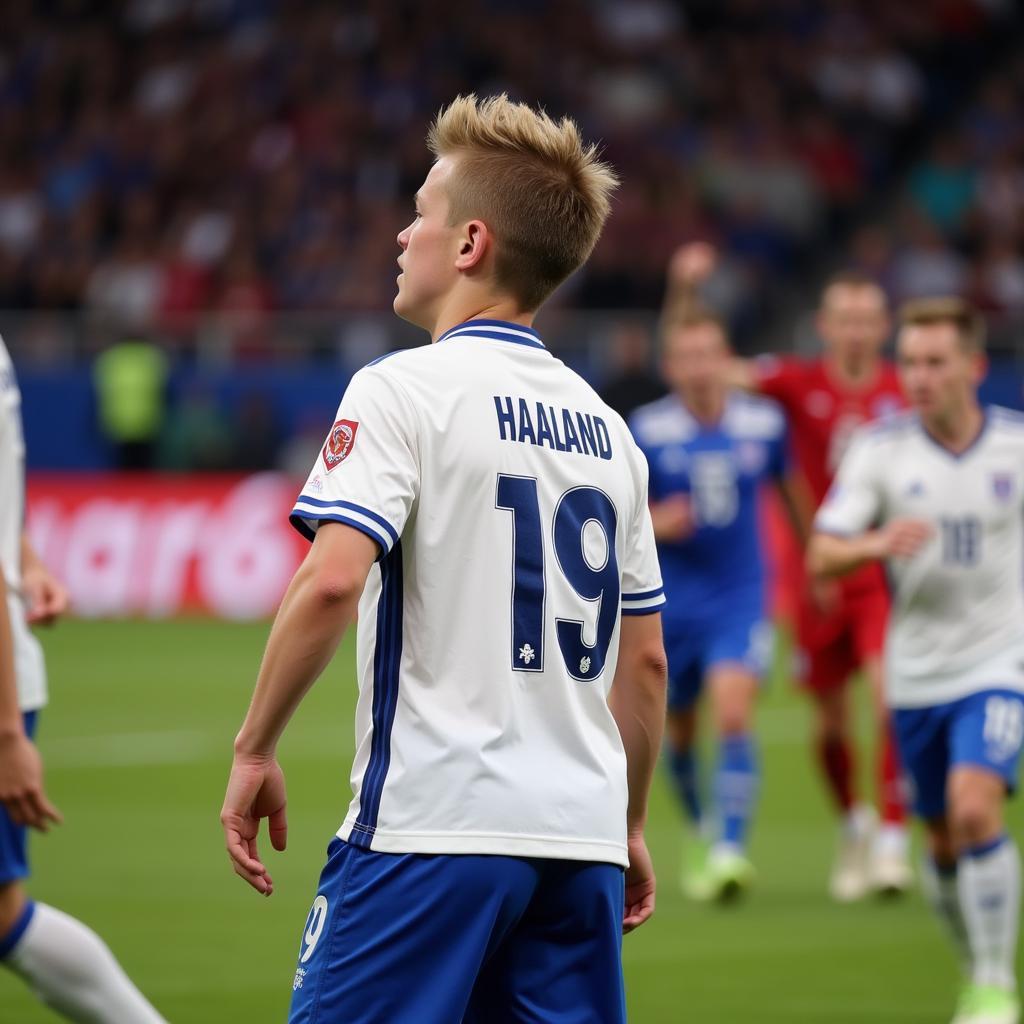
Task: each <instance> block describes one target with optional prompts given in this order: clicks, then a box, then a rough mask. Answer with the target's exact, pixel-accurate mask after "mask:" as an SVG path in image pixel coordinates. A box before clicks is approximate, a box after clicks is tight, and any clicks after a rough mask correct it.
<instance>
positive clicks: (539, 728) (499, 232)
mask: <svg viewBox="0 0 1024 1024" xmlns="http://www.w3.org/2000/svg"><path fill="white" fill-rule="evenodd" d="M429 144H430V148H431V150H432V152H433V153H434V155H435V157H436V160H435V162H434V164H433V166H432V168H431V170H430V173H429V174H428V175H427V178H426V180H425V182H424V183H423V185H422V187H421V188H420V190H419V192H418V193H417V195H416V216H415V219H414V221H413V222H412V223H411V224H410V225H409V226H408V227H406V228H405V229H404V230H403V231H402V232H401V233H400V234H399V236H398V244H399V247H400V249H401V254H400V256H399V261H398V262H399V266H400V267H401V269H402V273H401V274H400V275H399V278H398V295H397V297H396V299H395V311H396V312H397V313H398V314H399V315H400V316H402V317H404V318H405V319H407V320H409V321H411V322H412V323H415V324H417V325H418V326H420V327H422V328H424V329H425V330H427V331H428V332H429V334H430V337H431V340H432V342H433V344H431V345H428V346H423V347H421V348H416V349H412V350H408V351H404V352H399V353H396V354H392V355H391V356H388V357H385V358H384V359H383V360H378V361H377V362H375V363H371V364H370V365H369V366H367V367H365V368H364V369H362V370H361V371H360V372H359V373H357V374H356V375H355V376H354V377H353V379H352V381H351V383H350V384H349V387H348V390H347V391H346V393H345V395H344V396H343V398H342V400H341V407H340V409H339V411H338V418H337V422H336V423H335V424H334V426H333V427H332V428H331V430H330V433H329V435H328V438H327V442H326V444H325V445H324V448H323V451H322V453H321V455H320V457H319V458H318V460H317V462H316V464H315V466H314V467H313V470H312V472H311V473H310V475H309V479H308V481H307V483H306V485H305V487H304V488H303V491H302V494H301V496H300V497H299V499H298V502H297V503H296V506H295V509H294V512H293V522H294V523H295V524H296V525H297V526H298V527H299V528H300V529H301V530H302V532H303V533H305V534H306V535H307V536H309V537H310V538H311V539H312V540H313V543H312V547H311V549H310V552H309V555H308V556H307V558H306V560H305V562H304V563H303V565H302V566H301V567H300V569H299V570H298V572H297V573H296V576H295V579H294V580H293V582H292V584H291V586H290V588H289V590H288V592H287V594H286V596H285V598H284V601H283V603H282V606H281V609H280V611H279V613H278V616H277V619H276V622H275V624H274V627H273V629H272V631H271V635H270V640H269V643H268V646H267V650H266V654H265V656H264V659H263V665H262V668H261V670H260V674H259V678H258V680H257V684H256V692H255V696H254V698H253V701H252V704H251V706H250V709H249V712H248V715H247V716H246V719H245V722H244V724H243V726H242V728H241V731H240V732H239V734H238V737H237V739H236V742H235V759H234V765H233V768H232V772H231V777H230V779H229V782H228V789H227V795H226V797H225V802H224V808H223V811H222V822H223V825H224V829H225V833H226V838H227V846H228V851H229V853H230V855H231V859H232V861H233V865H234V868H235V870H236V872H237V873H238V874H240V875H241V876H242V877H243V878H244V879H246V880H247V881H248V882H249V883H250V884H251V885H252V886H253V887H254V888H255V889H256V890H257V891H259V892H261V893H270V892H272V890H273V883H272V881H271V878H270V875H269V873H268V870H267V867H266V865H265V863H264V861H263V860H262V859H261V857H260V855H259V853H258V851H257V833H258V829H259V825H260V820H261V819H262V818H268V819H269V822H268V825H269V834H270V840H271V843H272V845H273V846H274V847H275V848H276V849H283V848H284V845H285V836H286V823H285V790H284V779H283V775H282V772H281V768H280V767H279V765H278V763H277V760H276V758H275V752H274V751H275V746H276V744H277V741H278V738H279V736H280V735H281V732H282V731H283V729H284V728H285V724H286V723H287V721H288V719H289V717H290V715H291V714H292V712H293V711H294V710H295V707H296V706H297V705H298V703H299V701H300V700H301V699H302V696H303V694H304V693H305V692H306V690H307V689H308V688H309V687H310V686H311V685H312V684H313V682H314V680H315V679H316V678H317V676H318V675H319V674H320V673H321V671H322V670H323V669H324V667H325V666H326V664H327V663H328V661H329V660H330V658H331V656H332V654H333V652H334V650H335V648H336V646H337V644H338V641H339V639H340V638H341V636H342V634H343V632H344V630H345V628H346V626H347V624H348V623H349V621H350V620H351V619H352V617H353V614H354V613H355V611H356V606H357V603H358V610H359V615H358V634H357V662H358V671H359V701H358V706H357V711H356V735H357V750H356V755H355V761H354V764H353V770H352V787H353V790H354V797H353V800H352V803H351V805H350V807H349V811H348V814H347V816H346V817H345V820H344V822H343V823H342V825H341V828H340V829H339V830H338V834H337V838H336V839H335V840H334V841H333V842H332V843H331V845H330V847H329V851H328V860H327V865H326V867H325V868H324V871H323V874H322V876H321V879H320V885H319V889H318V892H317V895H316V899H315V900H314V903H313V906H312V909H311V910H310V913H309V917H308V920H307V923H306V927H305V929H304V932H303V938H302V945H301V949H300V954H299V963H298V967H297V970H296V974H295V980H294V996H293V1000H292V1009H291V1020H292V1021H293V1022H306V1021H314V1020H315V1021H334V1020H345V1021H347V1022H366V1024H370V1022H375V1024H377V1022H383V1021H387V1022H389V1024H402V1022H408V1024H451V1022H454V1021H461V1020H466V1021H473V1022H476V1021H479V1022H487V1024H498V1022H502V1021H527V1020H545V1021H568V1020H577V1019H582V1017H586V1019H587V1020H588V1021H595V1022H597V1021H602V1022H604V1021H609V1022H619V1021H623V1020H624V1019H625V1016H624V1014H625V1009H624V997H623V983H622V970H621V963H620V944H621V936H622V933H623V931H629V930H630V929H632V928H635V927H636V926H637V925H639V924H641V923H642V922H644V921H645V920H647V918H648V917H649V916H650V914H651V913H652V911H653V909H654V874H653V870H652V868H651V863H650V859H649V857H648V854H647V850H646V846H645V844H644V837H643V829H644V820H645V817H646V813H647V792H648V787H649V784H650V780H651V775H652V772H653V769H654V765H655V763H656V759H657V756H658V750H659V746H660V741H661V734H662V729H663V720H664V713H665V685H666V681H665V672H666V667H665V654H664V648H663V646H662V641H661V622H660V619H661V616H660V614H659V612H658V609H659V608H660V606H661V605H662V604H663V602H664V596H663V593H662V586H661V576H660V573H659V570H658V564H657V556H656V550H655V544H654V535H653V531H652V528H651V520H650V513H649V511H648V507H647V466H646V462H645V460H644V458H643V456H642V454H641V453H640V451H639V450H638V449H637V448H636V446H635V444H634V443H633V440H632V438H631V437H630V435H629V432H628V430H627V428H626V425H625V423H624V422H623V421H622V420H621V419H620V418H619V417H618V416H617V415H616V414H615V413H613V412H612V411H611V410H610V409H609V408H608V407H607V406H605V404H604V403H603V402H602V401H601V400H600V399H599V398H598V396H597V395H596V393H595V392H594V391H593V390H592V389H591V388H590V387H589V386H588V385H587V384H586V383H585V382H584V381H583V380H581V379H580V378H579V377H578V376H577V375H576V374H574V373H573V372H572V371H570V370H569V369H568V368H567V367H565V366H564V365H563V364H562V363H561V362H560V361H559V360H557V359H556V358H554V356H552V355H551V353H550V352H548V350H547V349H546V348H545V346H544V343H543V342H542V340H541V338H540V336H539V335H538V334H537V332H536V331H535V330H533V328H532V327H531V323H532V321H533V317H534V313H535V311H536V310H537V308H538V307H539V306H540V305H541V303H542V302H543V301H544V300H545V299H546V298H547V296H548V295H549V294H550V293H551V291H552V290H553V289H554V288H555V287H556V286H557V285H558V284H559V283H560V282H561V281H562V280H564V279H565V278H566V277H567V276H568V275H569V274H570V273H572V272H573V271H574V270H575V269H576V268H577V267H578V266H580V264H582V263H583V261H584V260H585V259H586V258H587V256H588V254H589V253H590V251H591V249H592V247H593V246H594V243H595V242H596V240H597V237H598V235H599V233H600V231H601V228H602V225H603V223H604V221H605V219H606V217H607V214H608V211H609V195H610V193H611V191H612V189H613V188H614V186H615V177H614V175H613V174H612V172H611V171H610V169H609V168H608V167H607V166H605V165H604V164H602V163H600V162H599V161H598V160H597V158H596V155H595V151H594V148H593V147H587V146H584V145H583V143H582V142H581V140H580V137H579V134H578V131H577V128H576V126H575V125H574V124H573V122H571V121H570V120H567V119H566V120H562V121H561V122H556V121H553V120H552V119H550V118H549V117H548V116H547V115H546V114H543V113H538V112H536V111H534V110H532V109H530V108H529V107H527V106H525V105H523V104H518V103H513V102H511V101H509V100H508V98H507V97H505V96H499V97H494V98H489V99H486V100H483V101H477V99H476V98H475V97H472V96H470V97H460V98H459V99H457V100H455V101H454V102H453V103H452V104H451V105H450V106H449V107H448V108H447V109H445V110H444V111H443V112H442V113H441V114H439V116H438V118H437V120H436V121H435V123H434V125H433V126H432V128H431V131H430V136H429ZM620 613H621V614H620ZM623 869H625V875H624V874H623Z"/></svg>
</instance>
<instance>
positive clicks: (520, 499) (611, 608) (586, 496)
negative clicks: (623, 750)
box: [495, 473, 619, 682]
mask: <svg viewBox="0 0 1024 1024" xmlns="http://www.w3.org/2000/svg"><path fill="white" fill-rule="evenodd" d="M495 506H496V507H497V508H499V509H504V510H506V511H509V512H511V513H512V666H513V668H514V669H516V670H517V671H520V672H540V671H543V668H544V626H545V600H546V590H547V587H546V580H545V576H544V571H545V570H544V548H545V544H544V535H543V529H542V524H541V514H540V503H539V501H538V497H537V481H536V480H535V479H534V478H533V477H523V476H510V475H507V474H504V473H502V474H499V476H498V492H497V500H496V501H495ZM616 525H617V517H616V514H615V506H614V505H613V504H612V502H611V499H610V498H609V497H608V495H607V494H605V493H604V491H601V490H598V488H596V487H574V488H573V489H572V490H569V491H566V492H565V494H563V495H562V497H561V498H560V499H559V501H558V505H557V506H556V508H555V513H554V521H553V524H552V540H553V543H554V550H555V559H556V561H557V563H558V568H559V569H560V570H561V572H562V575H564V576H565V578H566V580H568V582H569V584H570V586H572V588H573V590H574V591H575V592H576V593H577V594H578V595H579V596H580V597H581V598H582V599H583V600H584V601H587V602H590V603H595V602H596V603H597V606H598V607H597V628H596V636H595V638H594V643H593V644H588V643H587V642H586V640H585V639H584V636H583V633H584V625H585V623H584V620H583V619H582V618H569V617H563V616H557V617H556V619H555V626H556V635H557V637H558V647H559V650H560V652H561V655H562V660H563V661H564V662H565V667H566V669H567V670H568V672H569V674H570V675H571V676H572V677H573V678H574V679H578V680H580V681H581V682H586V681H588V680H590V679H597V678H598V676H600V675H601V673H602V672H603V671H604V664H605V659H606V657H607V655H608V647H609V645H610V644H611V639H612V633H613V632H614V631H615V622H616V620H617V618H618V612H619V568H618V563H617V562H616V558H615V530H616ZM588 531H589V533H590V536H591V541H590V544H589V547H590V548H591V558H593V549H594V548H595V547H596V548H599V549H600V550H601V556H602V558H603V563H602V564H601V565H596V564H594V561H592V560H591V558H588V549H587V548H588V541H587V537H588ZM594 531H597V532H598V533H599V534H600V536H599V537H597V538H595V534H594ZM595 540H596V543H595ZM595 560H596V559H595Z"/></svg>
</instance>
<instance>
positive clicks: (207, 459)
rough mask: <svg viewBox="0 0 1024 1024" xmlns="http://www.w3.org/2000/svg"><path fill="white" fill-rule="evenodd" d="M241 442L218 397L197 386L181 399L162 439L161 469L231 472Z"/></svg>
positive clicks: (186, 392)
mask: <svg viewBox="0 0 1024 1024" xmlns="http://www.w3.org/2000/svg"><path fill="white" fill-rule="evenodd" d="M237 453H238V441H237V440H236V438H235V434H234V432H233V430H232V425H231V422H230V421H229V420H228V418H227V416H226V415H225V414H224V412H223V411H222V409H221V408H220V406H219V404H218V402H217V398H216V396H215V395H214V394H213V393H212V392H211V391H210V390H209V389H207V388H206V387H204V386H203V385H202V384H198V383H197V384H195V385H193V386H191V387H189V389H188V390H187V391H185V393H184V394H182V395H179V396H178V401H177V402H175V404H174V409H173V412H172V415H171V416H170V417H169V418H168V421H167V428H166V430H165V431H164V433H163V436H162V437H161V439H160V468H161V469H169V470H185V469H188V470H193V469H194V470H200V471H208V470H211V471H223V470H227V469H230V468H232V460H233V458H234V457H235V455H236V454H237Z"/></svg>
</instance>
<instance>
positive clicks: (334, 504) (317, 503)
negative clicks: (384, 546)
mask: <svg viewBox="0 0 1024 1024" xmlns="http://www.w3.org/2000/svg"><path fill="white" fill-rule="evenodd" d="M299 502H302V503H303V504H306V505H312V506H313V507H314V508H325V509H341V508H347V509H348V510H349V511H350V512H358V513H359V514H360V515H361V516H366V518H367V519H372V520H373V521H374V522H375V523H377V524H378V525H380V526H383V527H384V529H385V530H386V531H387V534H388V536H389V537H390V538H391V541H392V543H394V542H395V541H397V540H398V531H397V530H396V529H395V528H394V527H393V526H392V525H391V524H390V523H389V522H388V521H387V520H386V519H385V518H384V517H383V516H382V515H378V514H377V513H376V512H374V511H373V510H372V509H369V508H367V507H366V506H365V505H357V504H356V503H355V502H354V501H340V500H338V501H322V500H321V499H320V498H310V497H309V496H308V495H305V494H300V495H299V500H298V501H297V502H296V504H298V503H299Z"/></svg>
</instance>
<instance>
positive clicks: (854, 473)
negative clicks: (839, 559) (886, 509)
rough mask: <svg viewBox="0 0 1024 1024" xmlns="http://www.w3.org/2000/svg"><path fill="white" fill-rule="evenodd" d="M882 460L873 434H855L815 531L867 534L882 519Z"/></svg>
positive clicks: (821, 511)
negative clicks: (880, 473) (872, 437)
mask: <svg viewBox="0 0 1024 1024" xmlns="http://www.w3.org/2000/svg"><path fill="white" fill-rule="evenodd" d="M868 429H869V430H870V429H871V428H868ZM879 461H880V459H879V451H878V446H877V444H874V443H872V439H871V435H870V434H868V435H867V436H865V435H864V434H863V433H861V434H858V435H855V436H854V439H853V442H852V443H851V445H850V447H849V448H848V449H847V452H846V454H845V455H844V456H843V458H842V461H841V462H840V463H839V471H838V472H837V473H836V477H835V480H834V481H833V482H832V486H831V487H830V488H829V491H828V494H826V495H825V500H824V501H823V502H822V504H821V508H820V509H818V514H817V515H816V516H815V517H814V528H815V530H819V531H821V532H822V533H834V534H837V535H838V536H852V535H854V534H858V533H863V532H864V531H865V530H867V529H869V528H870V527H871V526H872V525H873V524H874V523H876V522H877V521H878V520H879V518H880V517H881V514H882V487H881V480H880V477H879Z"/></svg>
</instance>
